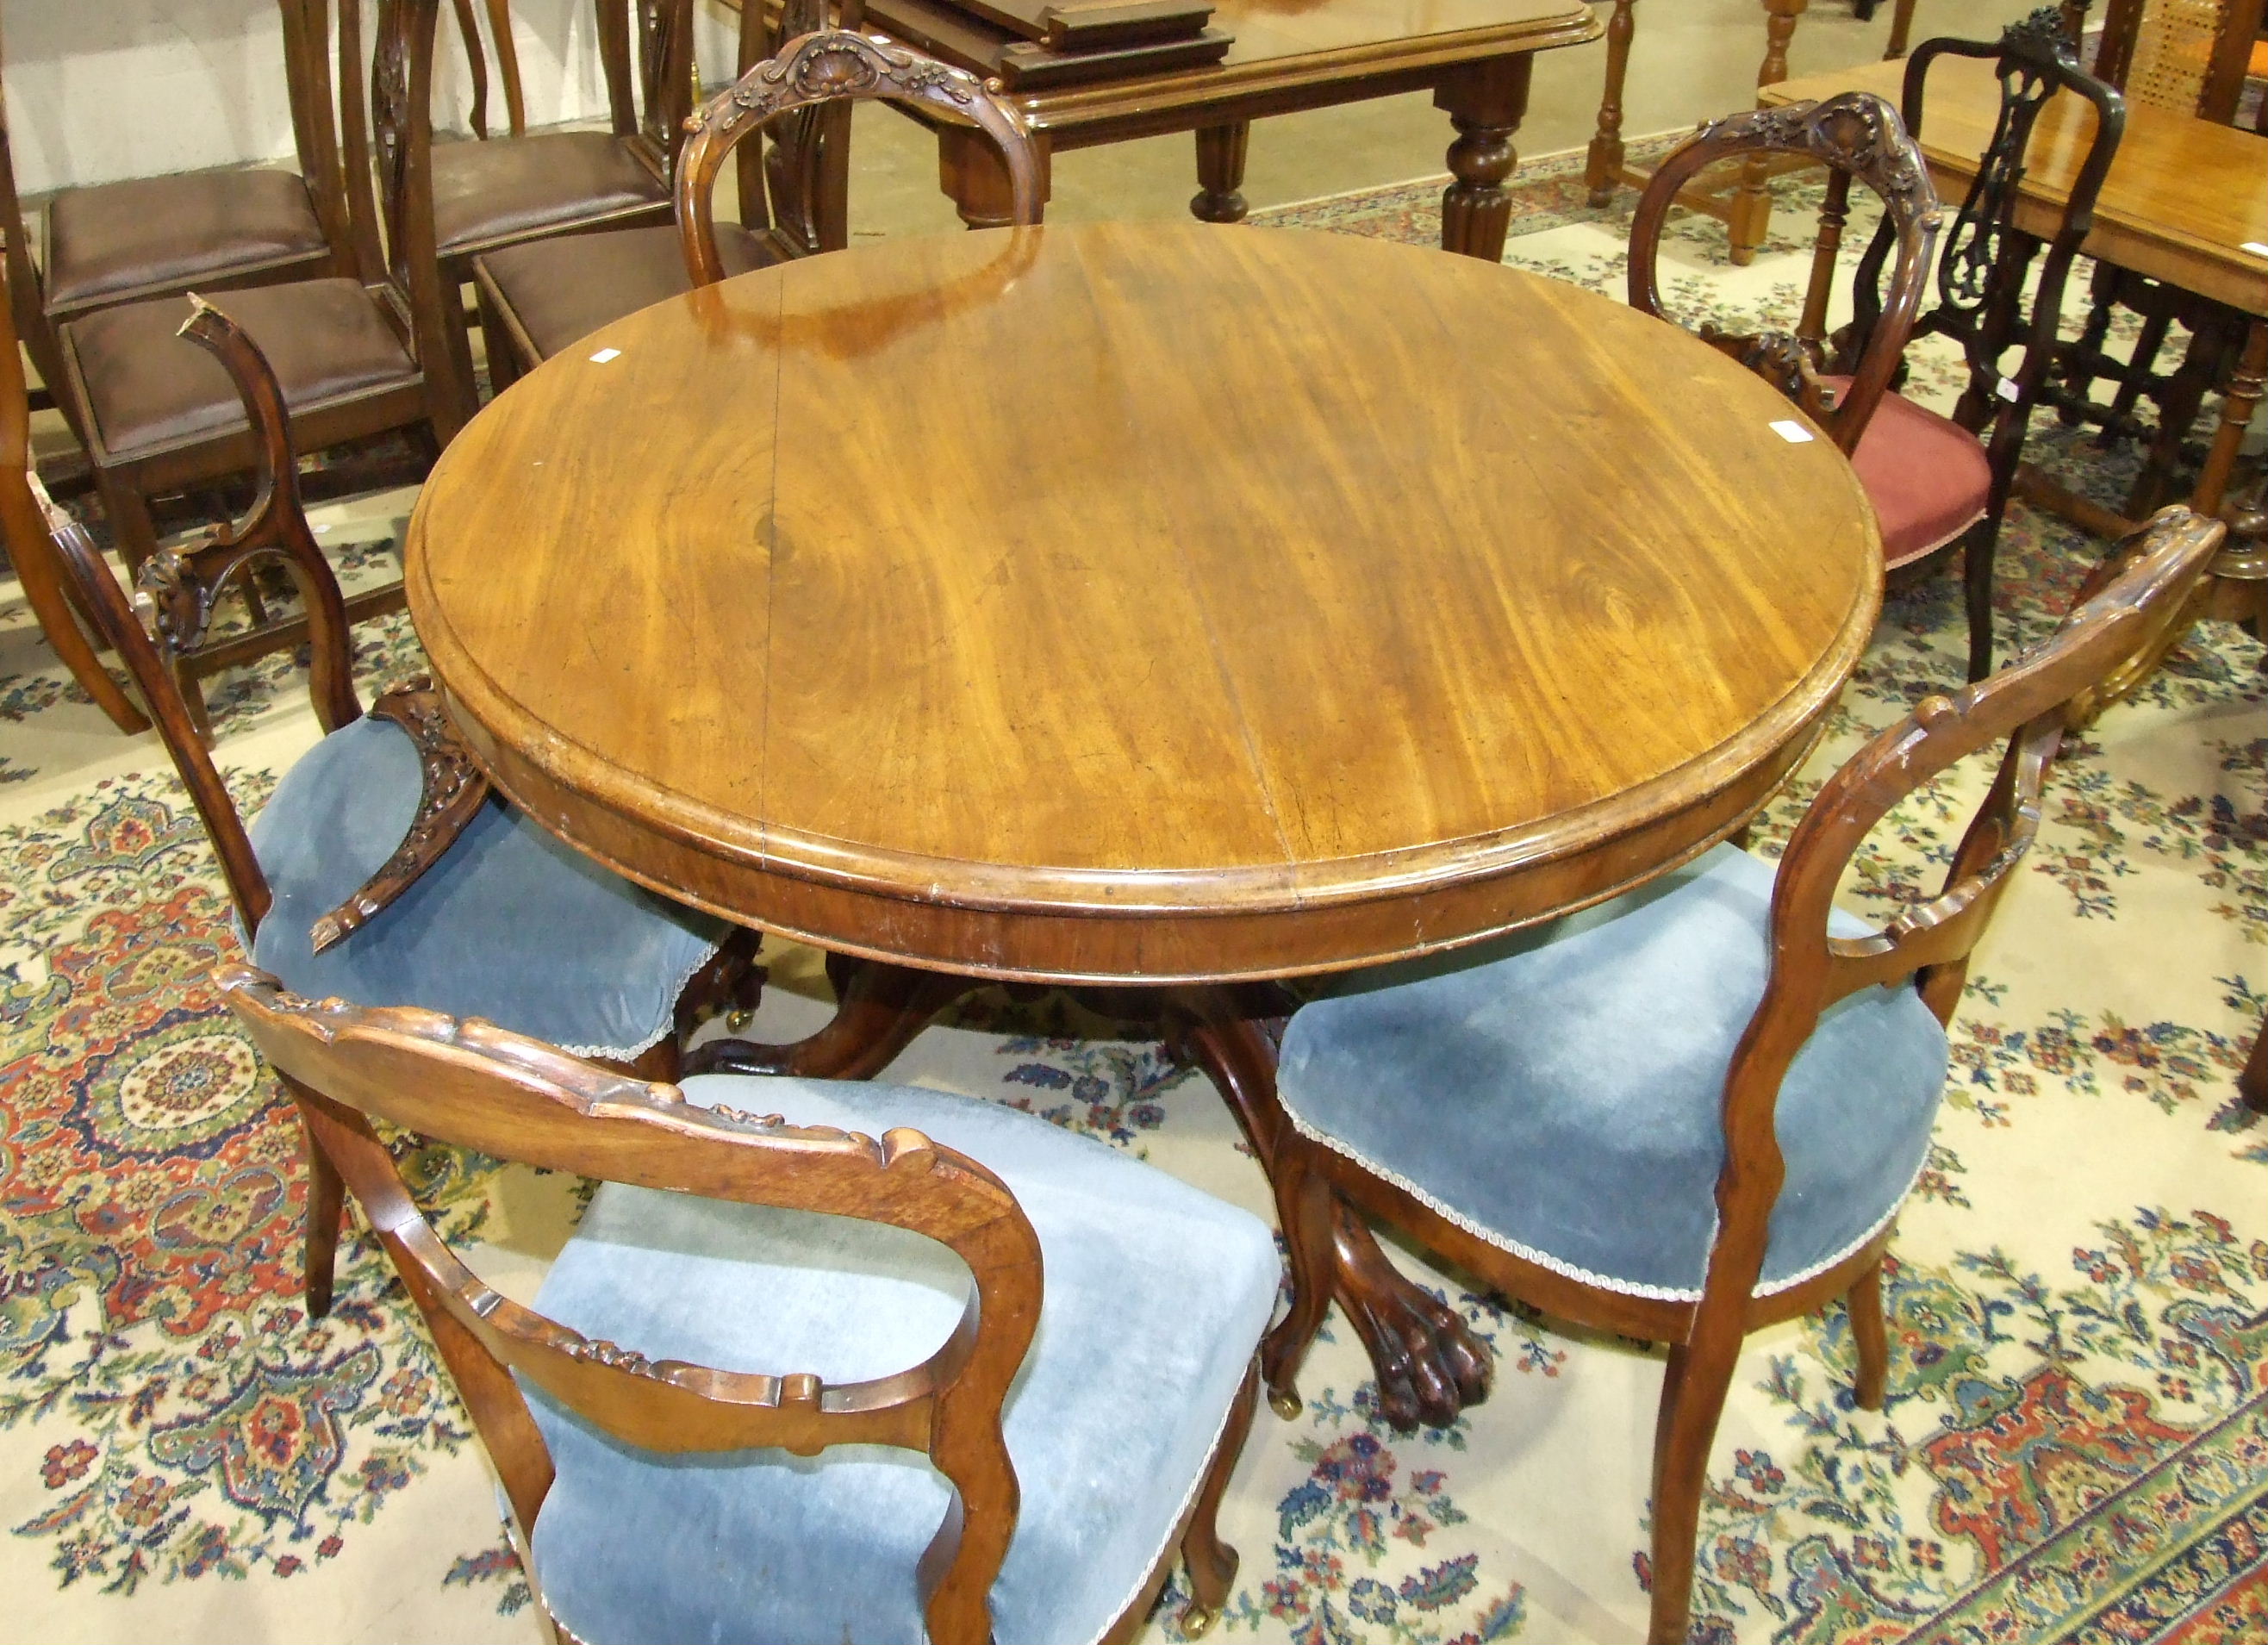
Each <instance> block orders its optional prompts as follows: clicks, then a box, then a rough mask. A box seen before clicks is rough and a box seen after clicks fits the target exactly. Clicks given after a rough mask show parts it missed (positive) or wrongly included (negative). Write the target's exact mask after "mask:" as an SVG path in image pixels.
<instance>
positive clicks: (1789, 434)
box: [1771, 417, 1811, 446]
mask: <svg viewBox="0 0 2268 1645" xmlns="http://www.w3.org/2000/svg"><path fill="white" fill-rule="evenodd" d="M1771 432H1773V433H1775V434H1777V435H1778V436H1779V437H1780V438H1781V439H1784V440H1786V442H1787V443H1788V444H1789V445H1791V446H1800V445H1802V444H1803V443H1804V442H1805V441H1807V440H1808V439H1810V438H1811V431H1810V430H1809V429H1808V428H1806V427H1804V426H1803V424H1800V423H1798V422H1797V421H1795V420H1794V419H1793V417H1790V418H1788V419H1786V421H1783V422H1778V423H1775V424H1772V425H1771Z"/></svg>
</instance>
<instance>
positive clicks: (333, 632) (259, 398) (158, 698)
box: [49, 298, 362, 935]
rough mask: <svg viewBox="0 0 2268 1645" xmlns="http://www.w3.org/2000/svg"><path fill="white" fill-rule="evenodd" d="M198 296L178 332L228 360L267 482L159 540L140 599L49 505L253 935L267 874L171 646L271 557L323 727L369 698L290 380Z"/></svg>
mask: <svg viewBox="0 0 2268 1645" xmlns="http://www.w3.org/2000/svg"><path fill="white" fill-rule="evenodd" d="M190 301H191V304H192V311H193V312H192V313H191V314H190V316H189V319H188V321H187V322H186V323H185V324H184V325H183V326H182V327H181V335H182V336H185V337H188V338H189V339H190V340H191V341H192V342H195V343H197V344H199V345H200V346H201V347H203V349H205V350H207V351H208V352H210V354H212V355H213V356H214V357H215V358H217V359H218V360H219V361H220V363H221V364H222V365H225V366H226V367H227V368H228V373H229V375H230V377H231V378H232V380H234V381H235V384H236V388H237V392H238V393H239V395H242V396H243V399H244V407H245V414H246V415H247V417H249V418H250V419H251V422H252V429H253V435H254V440H255V441H256V443H257V444H258V446H259V447H260V451H261V459H260V468H259V471H258V476H257V477H258V491H257V494H256V495H255V496H254V500H253V505H252V507H251V509H250V511H249V512H247V513H246V515H245V516H244V518H243V519H242V520H239V521H237V522H236V523H234V524H232V525H225V526H220V527H215V528H214V529H213V531H212V532H211V533H210V534H209V535H207V536H206V537H205V538H204V539H203V541H202V542H195V543H192V544H189V545H186V546H184V547H180V548H175V549H161V550H158V553H157V555H156V556H155V557H152V558H151V559H150V560H149V561H147V562H145V563H144V565H143V567H142V570H141V573H140V575H139V578H138V579H137V581H138V585H139V587H138V591H137V594H136V597H135V598H133V599H129V597H128V595H127V593H126V590H125V589H124V588H123V587H122V586H120V584H119V582H118V579H116V578H114V577H113V576H112V575H111V573H110V567H109V566H108V564H106V563H105V561H104V560H103V557H102V555H101V553H100V552H99V550H97V549H96V548H95V546H94V543H93V542H92V539H91V538H89V537H88V535H86V533H85V530H84V529H83V528H82V527H79V526H78V525H77V523H76V522H74V521H73V520H70V517H69V516H68V515H66V514H64V513H62V512H61V511H60V510H55V509H53V508H52V505H50V511H51V512H50V513H49V520H50V523H51V526H52V528H53V538H54V542H55V547H56V550H57V552H58V554H59V556H60V557H61V560H62V564H63V572H64V574H65V576H66V577H67V578H68V579H69V581H70V587H71V590H72V593H73V594H74V595H75V596H76V598H77V601H78V603H79V605H80V607H81V609H83V610H85V613H86V615H87V617H88V619H89V621H90V622H91V623H92V626H93V628H94V630H95V631H96V633H97V634H98V635H99V636H100V638H102V640H103V641H104V642H105V643H106V644H107V645H110V646H111V647H113V648H114V650H115V651H116V652H117V653H118V657H119V660H120V661H122V663H124V664H125V666H126V672H127V674H128V675H129V676H130V677H131V678H132V680H133V682H134V684H135V687H136V690H138V691H139V692H140V693H141V697H142V700H143V702H144V704H145V705H146V706H147V707H148V709H149V712H150V718H151V719H152V720H154V721H155V722H156V723H157V727H158V734H159V735H160V736H162V737H163V738H164V739H165V742H166V753H167V755H168V756H171V757H172V759H173V769H174V770H175V771H178V772H179V773H180V778H181V782H182V785H183V786H185V787H187V788H188V791H189V798H190V800H191V801H192V802H193V803H194V804H195V806H196V808H197V815H199V816H201V817H202V818H203V820H204V825H205V832H206V833H207V834H208V835H210V837H211V839H212V844H213V849H214V851H215V852H217V854H218V855H219V858H220V864H221V873H222V875H223V877H224V878H225V880H226V882H227V883H228V891H229V896H230V898H231V900H232V902H234V904H236V911H237V915H238V918H240V919H241V920H242V921H243V922H244V928H245V932H246V934H247V935H249V934H251V933H253V932H254V931H256V930H257V929H258V928H259V926H260V921H261V918H263V917H264V916H265V915H266V914H267V912H268V906H269V889H268V881H267V878H266V876H265V875H263V874H261V869H260V859H258V858H257V857H256V856H255V855H254V853H253V849H252V839H251V836H250V835H249V834H248V833H247V831H246V829H245V824H244V819H243V817H242V815H240V814H239V812H238V810H237V808H236V802H235V800H232V798H230V796H229V792H228V785H227V784H226V783H225V782H224V781H223V780H222V779H221V775H220V770H219V768H218V767H217V765H215V764H214V763H213V757H212V755H211V753H210V750H208V749H206V747H205V743H204V739H203V736H202V735H201V734H199V731H198V726H197V717H196V716H195V715H193V714H192V713H191V712H190V707H189V704H188V698H187V697H186V696H185V695H184V694H183V692H182V690H181V686H180V681H179V679H178V678H177V676H176V674H175V670H174V668H173V656H174V653H176V652H177V651H180V650H185V649H187V648H188V647H189V646H192V645H195V643H196V642H197V640H198V638H201V637H202V636H203V632H204V629H205V626H206V623H208V622H209V620H210V617H211V615H212V612H213V609H214V606H215V605H216V603H217V601H219V599H220V598H221V596H222V594H224V593H225V592H226V591H227V589H228V588H229V587H230V586H232V584H234V583H236V582H238V581H239V579H243V578H247V577H249V576H250V575H251V574H252V573H253V572H254V570H255V569H256V568H257V567H258V566H259V565H260V564H261V563H262V562H265V561H278V560H280V561H281V562H282V563H283V564H284V569H285V570H286V571H288V572H290V573H291V579H292V581H293V582H294V583H295V584H297V586H298V593H299V599H300V602H301V604H302V605H303V606H304V607H305V609H306V617H307V641H308V649H309V652H310V665H309V672H308V691H309V695H310V696H311V697H313V702H314V709H315V718H316V719H317V720H318V721H319V722H320V724H321V726H322V727H323V729H324V730H325V731H326V732H330V731H335V730H337V729H338V728H339V727H341V726H343V725H346V724H348V723H350V721H353V720H356V719H360V718H361V717H362V704H361V703H360V702H359V701H358V700H357V697H356V696H355V689H354V673H353V659H354V646H353V641H352V638H351V636H350V633H349V631H348V626H347V612H346V604H345V601H344V600H343V599H342V596H341V594H340V593H339V583H338V578H337V576H336V575H335V573H334V572H332V570H331V567H330V563H329V562H328V560H326V559H325V558H324V557H323V555H322V551H321V550H320V549H318V548H317V547H316V546H315V539H314V536H313V534H312V533H311V532H310V531H309V530H308V528H307V517H306V513H305V512H304V511H303V510H302V508H301V506H300V501H299V469H298V458H297V455H296V454H295V453H294V452H293V450H292V446H291V428H290V425H289V424H287V422H286V421H285V418H284V393H283V390H282V389H281V388H280V387H277V386H276V374H275V373H274V372H273V371H271V370H270V369H269V365H268V361H267V359H266V358H265V357H264V356H262V355H261V352H260V350H259V348H258V347H257V346H256V345H255V344H254V343H253V341H252V339H251V338H250V337H249V336H246V335H245V333H244V330H243V328H240V327H239V326H238V325H237V323H236V322H235V321H232V320H231V319H230V318H229V317H228V316H227V315H226V314H223V313H222V312H221V311H220V310H219V309H217V308H215V307H214V306H212V305H211V304H210V303H208V302H206V301H204V300H203V299H201V298H192V299H190ZM145 623H146V624H147V625H148V626H147V627H145V626H144V624H145Z"/></svg>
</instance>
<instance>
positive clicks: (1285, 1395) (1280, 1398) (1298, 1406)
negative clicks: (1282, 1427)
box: [1268, 1388, 1307, 1422]
mask: <svg viewBox="0 0 2268 1645" xmlns="http://www.w3.org/2000/svg"><path fill="white" fill-rule="evenodd" d="M1268 1408H1269V1409H1270V1411H1273V1412H1274V1413H1276V1414H1277V1415H1278V1416H1279V1417H1281V1418H1283V1419H1284V1420H1285V1421H1286V1422H1297V1421H1298V1420H1300V1413H1301V1412H1302V1411H1305V1410H1306V1409H1307V1405H1306V1404H1305V1403H1304V1402H1302V1401H1301V1399H1300V1391H1299V1390H1298V1389H1296V1388H1282V1389H1274V1388H1271V1389H1270V1390H1269V1391H1268Z"/></svg>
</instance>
